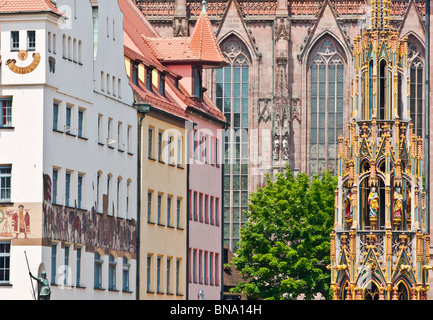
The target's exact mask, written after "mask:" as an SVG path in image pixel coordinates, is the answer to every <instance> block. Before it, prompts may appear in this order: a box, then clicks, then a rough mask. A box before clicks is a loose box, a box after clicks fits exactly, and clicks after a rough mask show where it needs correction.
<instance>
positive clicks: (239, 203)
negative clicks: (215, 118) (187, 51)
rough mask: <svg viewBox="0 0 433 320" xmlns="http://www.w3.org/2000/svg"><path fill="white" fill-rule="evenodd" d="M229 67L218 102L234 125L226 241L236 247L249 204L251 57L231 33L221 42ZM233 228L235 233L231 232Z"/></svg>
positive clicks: (228, 157) (227, 141)
mask: <svg viewBox="0 0 433 320" xmlns="http://www.w3.org/2000/svg"><path fill="white" fill-rule="evenodd" d="M221 50H222V52H223V54H224V55H225V57H226V59H227V61H228V62H229V63H230V64H229V65H228V66H225V67H223V68H219V69H217V70H216V105H217V106H218V108H219V109H220V110H221V111H222V112H224V115H225V116H226V119H227V122H228V123H229V124H230V128H229V129H228V130H226V135H225V137H224V161H225V163H224V186H223V187H224V202H223V209H224V216H225V218H224V221H225V222H224V224H225V225H224V243H225V244H226V245H227V246H228V247H229V248H230V249H236V246H237V243H238V241H239V235H240V233H239V232H240V228H241V226H242V225H243V224H244V223H245V222H246V220H247V218H246V216H245V214H244V213H243V211H244V210H246V209H247V203H248V104H249V98H248V94H249V68H250V64H251V57H250V55H249V53H248V50H247V48H246V46H245V45H244V43H243V42H242V41H240V39H239V38H237V37H235V36H230V37H228V38H227V39H226V40H224V41H223V42H222V43H221ZM230 230H232V232H230Z"/></svg>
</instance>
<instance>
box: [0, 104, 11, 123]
mask: <svg viewBox="0 0 433 320" xmlns="http://www.w3.org/2000/svg"><path fill="white" fill-rule="evenodd" d="M11 126H12V99H0V128H1V127H11Z"/></svg>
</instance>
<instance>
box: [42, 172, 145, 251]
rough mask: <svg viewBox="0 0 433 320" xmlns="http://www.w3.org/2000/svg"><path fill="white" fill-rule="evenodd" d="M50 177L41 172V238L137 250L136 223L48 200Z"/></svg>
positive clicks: (90, 246)
mask: <svg viewBox="0 0 433 320" xmlns="http://www.w3.org/2000/svg"><path fill="white" fill-rule="evenodd" d="M50 186H51V179H50V177H49V176H48V175H44V198H45V199H44V204H43V237H44V238H45V239H49V240H58V241H67V242H71V243H77V244H84V245H86V247H87V249H88V250H93V248H95V247H98V248H104V249H112V250H121V251H127V252H133V253H135V252H136V249H137V245H136V241H137V223H136V221H135V220H134V219H131V220H129V219H123V218H117V217H113V216H107V215H103V214H100V213H97V212H96V210H95V208H94V207H92V209H91V210H90V211H87V210H80V209H77V208H70V207H65V206H60V205H53V204H52V203H51V188H50Z"/></svg>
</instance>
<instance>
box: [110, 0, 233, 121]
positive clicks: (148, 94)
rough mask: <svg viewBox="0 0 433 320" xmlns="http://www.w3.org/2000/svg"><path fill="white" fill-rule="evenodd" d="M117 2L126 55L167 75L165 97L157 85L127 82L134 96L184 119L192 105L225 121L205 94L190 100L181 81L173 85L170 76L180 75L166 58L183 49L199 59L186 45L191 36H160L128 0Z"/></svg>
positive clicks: (216, 118)
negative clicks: (147, 86)
mask: <svg viewBox="0 0 433 320" xmlns="http://www.w3.org/2000/svg"><path fill="white" fill-rule="evenodd" d="M118 2H119V6H120V9H121V10H122V12H123V14H124V25H123V28H124V49H125V50H124V52H125V56H126V57H128V58H129V59H131V60H139V61H142V63H143V64H144V65H146V66H152V67H154V68H156V69H157V70H159V71H162V72H165V73H166V74H167V75H169V76H166V77H165V82H166V86H167V87H166V93H165V95H164V96H161V95H160V94H159V92H158V90H157V89H156V88H154V90H152V91H150V90H147V88H146V87H143V86H136V85H134V84H133V83H132V82H131V81H130V85H131V87H132V88H133V90H134V93H135V95H136V98H138V99H139V100H140V101H141V102H147V103H150V104H151V105H152V106H153V107H154V108H155V109H158V110H162V111H165V112H169V113H171V114H173V115H175V116H177V117H180V118H183V119H190V117H189V113H188V112H187V109H188V108H193V109H197V110H199V111H201V112H203V113H205V114H207V115H208V117H210V118H213V119H214V120H218V121H220V122H225V121H226V119H225V117H224V115H223V113H222V112H221V111H220V110H219V109H218V108H217V106H216V105H215V104H214V103H213V102H212V101H211V99H209V98H208V97H207V96H206V95H203V100H197V99H193V98H191V97H190V96H189V94H188V92H187V91H186V90H185V88H183V87H182V85H181V84H180V83H179V84H178V86H177V87H176V86H175V85H174V83H173V80H172V79H174V78H177V77H179V75H177V74H176V73H174V72H173V71H171V70H170V69H169V68H167V67H166V66H165V65H164V62H165V61H167V60H168V59H171V55H173V53H175V54H174V55H175V56H178V55H179V54H184V52H186V53H185V55H186V56H187V55H191V59H193V60H195V61H196V60H197V59H198V57H197V56H196V55H195V54H194V53H193V52H192V51H191V49H190V47H189V40H190V38H180V37H179V38H169V39H164V38H161V37H160V36H159V34H158V33H157V32H156V30H155V29H153V27H152V26H151V25H150V23H149V22H148V21H147V19H146V18H145V17H144V16H143V15H142V13H141V12H140V10H139V9H138V8H137V7H136V6H135V4H134V3H133V2H132V1H131V0H118ZM143 40H144V41H143ZM176 52H177V54H176ZM177 58H178V57H177ZM190 62H191V60H190ZM167 89H169V90H167Z"/></svg>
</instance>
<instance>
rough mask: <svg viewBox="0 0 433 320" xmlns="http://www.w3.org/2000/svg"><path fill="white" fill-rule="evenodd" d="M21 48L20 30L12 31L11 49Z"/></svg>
mask: <svg viewBox="0 0 433 320" xmlns="http://www.w3.org/2000/svg"><path fill="white" fill-rule="evenodd" d="M19 49H20V32H19V31H11V51H17V50H19Z"/></svg>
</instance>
